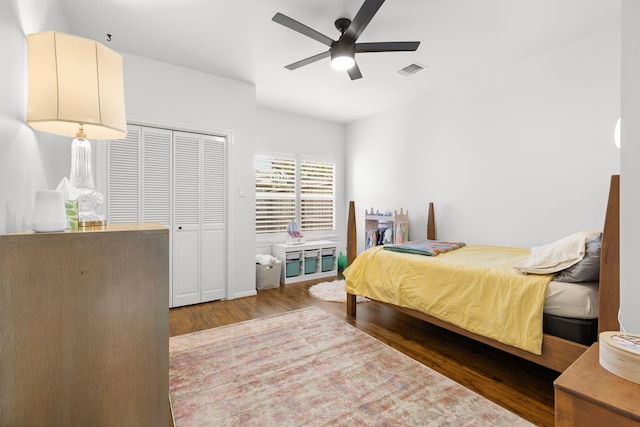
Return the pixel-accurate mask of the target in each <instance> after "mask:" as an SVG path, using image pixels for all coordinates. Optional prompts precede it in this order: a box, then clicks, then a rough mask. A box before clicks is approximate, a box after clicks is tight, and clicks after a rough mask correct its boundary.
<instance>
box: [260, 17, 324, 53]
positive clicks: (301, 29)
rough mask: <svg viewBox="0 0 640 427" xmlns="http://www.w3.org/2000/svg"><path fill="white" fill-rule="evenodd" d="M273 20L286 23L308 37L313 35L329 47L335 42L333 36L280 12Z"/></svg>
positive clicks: (286, 25) (281, 23) (313, 37)
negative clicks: (328, 35)
mask: <svg viewBox="0 0 640 427" xmlns="http://www.w3.org/2000/svg"><path fill="white" fill-rule="evenodd" d="M271 20H272V21H273V22H277V23H278V24H280V25H284V26H285V27H287V28H290V29H292V30H293V31H297V32H298V33H300V34H303V35H305V36H307V37H311V38H312V39H314V40H317V41H319V42H320V43H322V44H324V45H327V46H329V47H331V44H332V43H333V40H332V39H331V38H329V37H327V36H325V35H324V34H322V33H319V32H317V31H316V30H314V29H313V28H309V27H307V26H306V25H304V24H301V23H300V22H298V21H296V20H295V19H291V18H289V17H288V16H286V15H283V14H281V13H279V12H278V13H276V14H275V15H274V16H273V18H271Z"/></svg>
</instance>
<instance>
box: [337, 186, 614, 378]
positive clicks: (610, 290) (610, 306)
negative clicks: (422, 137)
mask: <svg viewBox="0 0 640 427" xmlns="http://www.w3.org/2000/svg"><path fill="white" fill-rule="evenodd" d="M619 182H620V181H619V176H618V175H614V176H612V177H611V183H610V188H609V198H608V203H607V208H606V217H605V223H604V227H603V230H602V241H601V251H600V275H599V281H598V284H597V285H595V286H594V285H590V286H585V287H584V289H583V291H584V292H586V293H591V294H593V293H594V291H595V292H596V293H597V304H598V308H597V319H598V320H597V330H596V329H595V327H596V326H594V323H593V322H586V323H585V324H584V325H582V326H579V327H578V330H580V327H582V328H583V329H584V330H585V331H587V332H585V333H586V335H588V336H597V332H599V331H605V330H618V329H619V324H618V321H617V313H618V308H619V298H620V297H619V295H620V294H619V277H620V276H619V185H620V184H619ZM355 230H356V227H355V206H354V202H350V204H349V219H348V232H347V264H348V265H349V266H352V265H353V264H354V261H355V260H356V242H357V236H356V231H355ZM427 239H430V240H435V225H434V215H433V204H430V205H429V222H428V226H427ZM382 249H383V248H376V249H375V250H377V251H378V252H379V253H378V255H384V256H387V255H388V254H387V253H386V252H390V251H384V250H382ZM458 251H459V252H460V253H463V251H462V249H459V250H458ZM363 255H364V257H367V256H370V255H369V254H367V251H365V253H363V254H361V257H362V256H363ZM401 255H403V256H407V255H406V254H401ZM444 255H453V253H452V254H444ZM439 256H443V255H439ZM408 257H413V258H414V259H415V258H431V257H422V256H419V255H408ZM434 258H438V257H434ZM360 261H361V258H359V259H358V263H360ZM381 262H382V260H381ZM394 262H395V261H394ZM403 262H404V261H403ZM407 262H411V261H407ZM358 263H356V265H357V264H358ZM368 268H371V269H375V268H377V267H376V266H375V265H372V264H368ZM381 268H386V267H381ZM349 273H351V272H349ZM393 277H394V276H393V275H391V276H387V277H386V278H385V280H388V281H393V280H395V279H393ZM549 280H550V279H549ZM347 282H348V286H347V315H349V316H356V303H355V299H356V295H361V296H366V297H368V298H370V299H373V300H374V301H376V302H379V303H381V304H385V305H387V306H389V307H392V308H394V309H396V310H398V311H401V312H403V313H406V314H409V315H411V316H413V317H416V318H418V319H421V320H423V321H427V322H429V323H432V324H434V325H437V326H440V327H442V328H445V329H448V330H450V331H452V332H455V333H458V334H461V335H464V336H466V337H469V338H472V339H475V340H477V341H480V342H482V343H485V344H488V345H490V346H492V347H495V348H498V349H500V350H503V351H506V352H508V353H511V354H514V355H516V356H518V357H521V358H524V359H527V360H529V361H532V362H534V363H537V364H539V365H542V366H545V367H548V368H550V369H553V370H556V371H558V372H562V371H564V370H565V369H566V368H567V367H569V365H571V363H573V362H574V361H575V360H576V359H577V358H578V357H579V356H580V355H581V354H582V353H583V352H584V351H585V350H586V349H587V348H588V344H589V339H588V338H586V339H581V338H582V337H574V338H570V339H566V338H560V337H558V336H557V335H562V332H563V331H562V329H564V327H565V323H563V322H562V321H561V322H559V323H556V321H557V320H563V319H562V316H559V317H560V319H555V318H554V317H556V316H554V315H553V314H551V315H546V314H545V317H544V333H543V330H537V331H535V330H534V331H533V334H534V335H535V334H538V335H541V346H540V351H539V352H538V353H539V354H536V352H532V351H529V350H526V349H523V348H524V347H522V346H520V345H519V344H517V343H516V344H505V342H504V341H503V340H502V337H500V338H498V339H494V338H491V337H489V336H491V334H488V335H489V336H487V334H485V333H484V332H477V331H471V330H469V329H468V328H466V327H464V328H463V327H461V326H457V325H456V324H454V323H455V322H454V323H452V322H450V321H446V320H443V318H442V317H441V316H440V313H436V314H435V315H434V314H433V313H431V312H430V313H427V312H426V310H425V311H422V310H417V309H414V308H408V307H406V306H403V305H404V303H401V304H400V305H397V304H394V303H393V302H395V301H396V299H394V298H388V297H387V296H385V295H384V292H382V291H381V292H380V293H379V294H376V292H375V291H373V295H374V296H376V297H377V296H380V298H376V297H373V298H372V296H371V295H372V291H371V289H367V290H366V291H362V292H361V291H360V289H361V288H360V287H359V286H355V285H354V283H356V281H355V279H353V278H348V280H347ZM349 282H351V283H349ZM453 282H454V281H451V282H450V283H453ZM367 286H369V284H367ZM403 286H404V285H403ZM545 286H546V285H545ZM553 286H554V287H552V286H551V285H550V286H548V287H545V289H546V290H547V292H552V293H559V294H563V292H564V291H563V290H562V289H560V290H558V288H557V287H555V285H553ZM391 288H393V286H391ZM385 292H386V291H385ZM560 299H562V298H560ZM385 301H386V302H385ZM545 301H546V299H545ZM555 301H556V302H557V300H555ZM455 308H456V307H450V309H451V310H450V311H452V312H454V311H456V310H455ZM592 309H593V307H592ZM580 310H584V307H583V308H580ZM545 311H547V310H546V309H545ZM549 311H550V312H551V313H553V307H551V309H550V310H549ZM465 326H466V325H465ZM540 329H542V328H540ZM589 331H591V332H589Z"/></svg>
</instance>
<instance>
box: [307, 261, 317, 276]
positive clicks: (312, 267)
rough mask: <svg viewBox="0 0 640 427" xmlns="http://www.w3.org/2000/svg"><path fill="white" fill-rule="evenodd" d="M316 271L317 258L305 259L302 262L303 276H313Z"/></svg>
mask: <svg viewBox="0 0 640 427" xmlns="http://www.w3.org/2000/svg"><path fill="white" fill-rule="evenodd" d="M317 269H318V257H314V258H305V260H304V274H313V273H315V272H316V270H317Z"/></svg>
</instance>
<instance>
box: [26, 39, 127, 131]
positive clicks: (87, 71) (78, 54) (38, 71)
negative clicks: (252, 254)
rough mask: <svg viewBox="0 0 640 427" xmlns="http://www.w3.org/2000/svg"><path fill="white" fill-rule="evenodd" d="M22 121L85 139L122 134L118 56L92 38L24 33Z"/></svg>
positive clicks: (39, 127)
mask: <svg viewBox="0 0 640 427" xmlns="http://www.w3.org/2000/svg"><path fill="white" fill-rule="evenodd" d="M27 43H28V48H29V106H28V110H27V123H28V124H29V125H30V126H31V127H32V128H33V129H36V130H39V131H43V132H48V133H53V134H56V135H64V136H71V137H73V136H76V135H77V134H78V130H79V125H82V129H83V132H84V135H86V136H85V137H88V138H91V139H121V138H124V137H126V134H127V129H126V115H125V108H124V82H123V80H124V79H123V75H122V56H120V55H119V54H117V53H116V52H114V51H112V50H111V49H109V48H107V47H105V46H103V45H101V44H100V43H97V42H95V41H93V40H89V39H85V38H82V37H77V36H73V35H69V34H64V33H59V32H55V31H48V32H43V33H36V34H29V35H28V36H27Z"/></svg>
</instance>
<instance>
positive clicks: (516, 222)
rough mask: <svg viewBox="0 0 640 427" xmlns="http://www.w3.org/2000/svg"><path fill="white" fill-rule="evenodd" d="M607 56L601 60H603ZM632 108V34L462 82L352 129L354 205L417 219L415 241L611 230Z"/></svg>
mask: <svg viewBox="0 0 640 427" xmlns="http://www.w3.org/2000/svg"><path fill="white" fill-rule="evenodd" d="M596 58H597V60H596ZM619 104H620V28H619V27H617V26H616V27H612V28H609V29H607V30H605V31H602V32H598V33H596V34H592V35H590V36H588V37H585V38H582V39H579V40H575V41H573V42H571V43H568V44H565V45H561V46H557V47H555V48H553V49H551V50H547V51H543V52H539V53H538V54H536V55H533V56H530V57H527V58H524V59H522V60H520V61H518V62H515V63H511V64H509V65H507V66H504V67H501V68H499V69H496V70H493V71H491V72H490V73H486V74H484V75H479V76H477V77H476V78H475V79H474V80H470V81H464V82H456V83H455V85H452V86H451V87H448V88H445V89H442V90H440V91H439V92H437V93H434V94H433V95H431V96H428V97H425V98H423V99H420V100H418V101H416V102H414V103H412V104H410V105H406V106H403V107H401V108H398V109H395V110H392V111H389V112H386V113H383V114H380V115H377V116H375V117H370V118H367V119H364V120H361V121H359V122H356V123H353V124H351V125H349V126H348V127H347V148H346V153H347V160H346V161H347V163H346V166H345V167H346V170H347V173H348V175H347V197H348V199H349V200H355V202H356V209H357V215H356V221H357V223H358V227H359V233H358V236H359V238H358V247H359V249H360V250H362V249H363V243H364V238H363V237H362V236H363V222H364V220H363V216H364V210H365V209H368V208H371V207H373V208H374V209H378V210H380V211H390V210H394V209H397V210H399V209H400V208H404V209H405V210H408V211H409V218H410V222H411V225H410V238H411V239H414V240H416V239H423V238H425V237H426V215H427V206H428V202H430V201H433V202H435V215H436V224H437V238H439V239H444V240H461V241H465V242H467V243H485V244H496V245H506V246H516V247H531V246H534V245H538V244H544V243H547V242H550V241H552V240H556V239H558V238H561V237H564V236H565V235H567V234H570V233H572V232H574V231H578V230H581V229H589V228H599V229H602V227H603V223H604V213H605V209H606V201H607V194H608V186H609V177H610V175H611V174H616V173H619V151H618V149H617V148H616V147H615V145H614V142H613V130H614V126H615V122H616V120H617V118H618V115H619V111H620V110H619Z"/></svg>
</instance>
